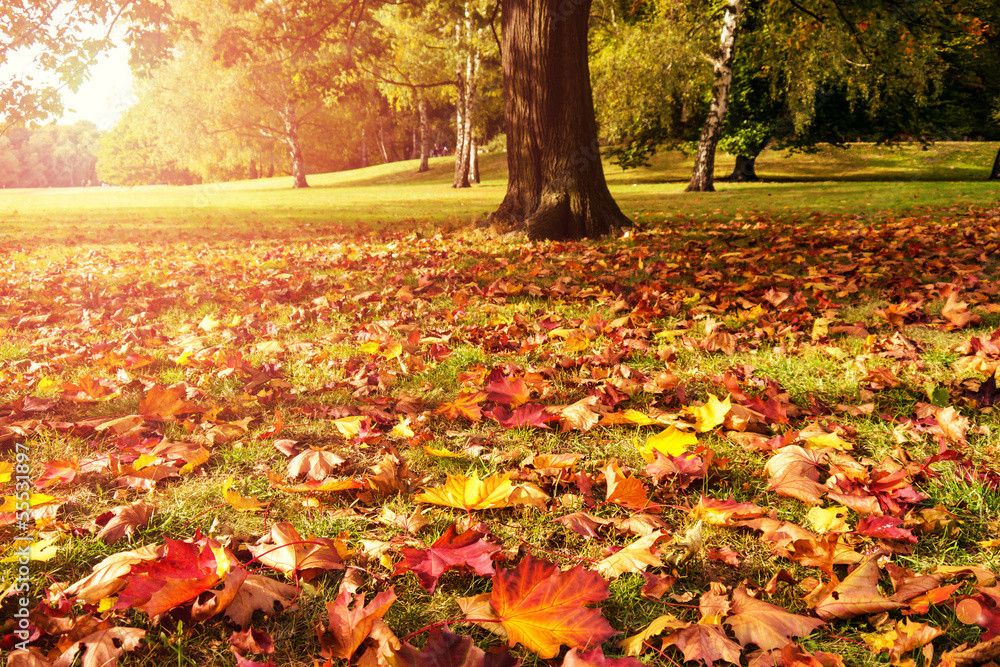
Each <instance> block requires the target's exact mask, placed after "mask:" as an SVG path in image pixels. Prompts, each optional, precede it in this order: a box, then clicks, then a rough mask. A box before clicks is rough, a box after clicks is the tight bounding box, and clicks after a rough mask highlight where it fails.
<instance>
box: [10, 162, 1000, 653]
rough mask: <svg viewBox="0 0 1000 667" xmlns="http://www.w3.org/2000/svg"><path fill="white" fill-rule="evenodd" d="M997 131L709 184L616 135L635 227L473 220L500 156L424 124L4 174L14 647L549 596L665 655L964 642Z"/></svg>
mask: <svg viewBox="0 0 1000 667" xmlns="http://www.w3.org/2000/svg"><path fill="white" fill-rule="evenodd" d="M995 150H996V145H995V144H938V145H936V146H933V147H931V148H930V149H929V150H927V151H924V150H922V149H921V148H920V147H918V146H916V147H914V146H904V147H900V148H897V149H891V150H890V149H884V148H873V147H870V146H869V147H857V146H855V147H852V148H850V149H849V150H847V151H846V152H845V151H826V152H823V153H820V154H818V155H809V156H794V157H791V158H786V157H784V156H783V155H781V154H773V153H766V154H765V155H763V156H762V157H761V158H760V160H759V163H758V173H759V174H760V175H761V176H762V177H764V178H765V179H766V180H765V181H763V182H761V183H756V184H752V185H729V184H720V185H719V192H717V193H714V194H697V195H694V194H686V193H684V192H683V187H684V180H685V178H686V173H687V170H688V169H689V168H690V162H689V161H685V160H683V159H681V156H678V155H674V154H668V155H663V156H660V157H659V158H658V161H657V162H656V163H655V164H654V165H653V166H652V167H650V168H647V169H642V170H637V171H630V172H624V173H623V172H621V170H619V169H617V168H615V167H612V166H607V165H606V171H607V174H608V179H609V181H610V183H611V188H612V191H613V193H614V194H615V196H616V198H617V199H618V201H619V202H620V203H621V205H622V207H623V209H625V211H626V212H627V213H628V214H629V215H630V216H632V217H633V219H634V220H636V221H637V223H638V226H637V229H636V230H634V231H633V232H631V233H630V234H629V235H628V236H627V237H625V238H622V239H605V240H602V241H599V242H587V243H531V244H529V243H525V242H522V241H520V240H517V239H509V238H508V239H496V238H492V237H491V236H490V235H489V234H488V233H487V232H485V231H479V230H476V229H474V228H473V226H472V225H471V224H470V223H471V222H472V221H473V220H475V219H482V218H483V217H485V215H486V214H488V212H489V211H490V210H492V208H493V207H495V206H496V205H497V204H498V203H499V201H500V200H501V199H502V197H503V193H504V188H505V173H504V166H503V160H502V156H486V157H485V158H484V165H483V167H484V181H483V183H482V184H481V185H479V186H477V187H474V188H472V189H470V190H466V191H456V190H453V189H451V188H450V187H448V184H449V182H450V173H451V170H450V165H449V163H448V161H447V160H433V161H432V164H433V170H432V172H431V173H430V174H429V175H417V174H415V173H414V169H415V164H414V163H400V164H393V165H385V166H380V167H372V168H369V169H364V170H359V171H355V172H347V173H341V174H326V175H313V176H311V177H310V183H311V186H312V187H310V188H309V189H307V190H299V191H296V190H292V189H290V188H289V187H288V185H289V181H288V179H272V180H263V181H254V182H241V183H230V184H219V185H202V186H193V187H186V188H171V187H146V188H134V189H121V188H90V189H77V190H45V191H28V190H24V191H16V190H14V191H5V192H2V193H0V260H2V266H3V271H2V272H0V484H2V488H0V495H3V496H5V501H4V502H5V504H4V509H3V510H2V511H0V550H2V551H0V558H5V557H6V558H8V559H9V560H8V561H6V562H4V563H3V565H0V585H2V589H3V590H5V591H7V592H8V594H7V595H6V596H5V597H4V598H3V599H2V601H0V619H4V620H2V621H0V623H2V624H3V625H2V626H0V627H2V633H0V635H2V636H3V637H6V639H4V640H3V641H4V642H6V643H5V644H3V646H4V648H5V649H10V648H12V647H13V646H14V645H15V644H16V643H17V642H18V641H19V639H18V637H17V636H16V635H15V634H13V633H15V631H17V630H18V629H19V626H18V625H17V623H18V620H17V614H19V613H20V610H21V609H22V608H23V609H27V610H28V611H27V612H26V613H27V614H29V618H30V628H31V639H30V646H31V647H32V651H33V654H32V655H33V658H32V659H33V660H35V662H27V660H28V658H26V657H25V655H24V654H23V653H13V654H12V656H18V655H19V656H21V657H12V658H10V660H11V662H10V663H8V664H34V665H44V664H55V663H56V662H57V661H58V662H59V664H64V665H71V664H77V663H80V662H81V660H82V661H83V663H82V664H92V663H90V662H87V660H95V659H96V656H97V655H99V654H101V651H104V652H105V653H104V655H110V656H113V657H117V660H118V663H119V664H123V665H164V664H171V665H172V664H174V663H176V664H177V665H179V666H180V665H216V664H218V665H232V664H254V663H260V664H267V663H268V661H272V662H273V664H278V665H304V666H305V665H313V664H314V662H313V661H314V659H315V660H316V661H317V664H323V662H324V661H325V660H328V659H329V660H330V664H354V663H359V662H360V663H364V664H379V665H396V664H411V663H412V664H424V663H422V662H420V660H416V661H415V662H414V661H413V660H411V661H410V662H405V661H404V662H403V663H399V662H398V660H397V658H395V657H393V656H394V655H395V654H396V653H397V652H398V651H399V650H400V649H399V646H400V643H401V642H403V641H405V642H408V643H409V644H411V645H412V646H413V647H416V648H421V647H423V648H424V649H425V650H427V651H431V650H434V647H435V646H436V647H437V650H444V649H441V645H440V644H439V643H438V642H440V641H442V640H441V639H440V637H439V635H438V634H437V630H438V629H440V628H442V627H448V628H449V629H450V630H451V631H452V632H455V633H457V634H459V635H462V636H466V637H468V638H471V640H472V641H473V642H475V644H476V646H478V647H480V648H482V649H484V650H488V649H490V648H491V647H499V646H502V645H506V642H505V641H504V639H503V638H502V637H500V636H498V635H497V633H496V631H497V630H498V628H499V629H502V630H503V631H506V632H507V633H508V636H509V637H510V638H511V639H512V640H514V641H513V642H512V648H511V649H510V650H511V652H512V653H513V654H514V655H515V656H516V657H517V658H519V659H521V660H522V661H523V664H526V665H541V664H553V665H558V664H562V656H563V655H564V654H565V652H566V649H565V648H561V646H563V645H577V644H578V645H580V646H583V645H584V644H586V643H587V642H586V639H583V640H581V639H580V638H579V636H575V635H573V634H572V633H571V632H569V631H568V630H567V633H568V634H567V635H564V636H570V637H575V638H573V639H569V640H566V641H560V640H559V638H558V637H556V636H555V635H554V634H553V633H552V632H550V631H551V627H549V626H547V625H546V624H547V623H550V622H552V623H556V624H557V625H558V624H559V623H560V619H562V620H563V621H565V623H563V625H566V626H572V625H573V623H578V624H579V627H580V632H582V633H583V635H584V636H586V637H587V638H593V637H596V638H599V640H600V639H605V638H606V640H605V641H603V643H601V642H600V641H597V642H594V643H595V644H600V648H601V650H603V652H604V654H605V655H606V656H609V657H611V656H614V657H622V656H625V655H626V654H631V655H635V656H636V657H637V658H638V659H639V660H640V661H641V662H642V663H645V664H651V665H677V664H683V663H685V661H686V660H687V659H691V660H692V664H693V662H694V661H696V658H695V657H694V656H695V655H697V651H699V650H700V651H702V653H701V654H700V655H702V656H712V655H715V656H716V657H715V658H714V660H724V659H732V661H742V662H741V664H748V663H749V661H750V660H752V659H754V658H755V657H758V656H757V654H758V653H759V652H760V651H774V653H773V654H772V655H770V656H765V657H763V658H761V660H763V661H765V662H760V663H756V664H769V665H770V664H788V665H791V664H844V665H879V664H889V663H890V662H892V664H913V665H930V664H938V662H939V661H940V660H942V656H943V654H944V652H946V651H959V652H960V651H962V650H964V649H963V648H962V645H963V644H970V645H975V644H976V643H977V642H979V641H980V640H981V636H982V634H983V632H984V628H985V627H987V626H989V624H990V623H991V622H993V621H991V620H990V619H991V618H993V617H994V616H991V615H995V614H996V611H995V606H996V603H997V597H996V590H995V589H994V588H991V587H993V586H995V581H994V579H995V575H996V574H997V573H998V572H1000V551H998V547H1000V541H998V540H997V535H998V527H1000V526H998V521H1000V492H998V485H1000V467H998V465H997V463H996V462H997V460H998V456H1000V436H998V433H1000V420H998V418H997V413H996V409H997V408H996V405H997V402H998V400H1000V398H998V397H1000V391H998V390H997V385H996V377H995V374H996V372H997V368H998V367H1000V339H998V337H997V334H996V330H997V325H998V324H1000V305H998V304H1000V300H998V296H997V295H998V294H1000V271H998V264H997V249H998V247H1000V201H998V188H997V185H996V184H995V183H989V182H986V181H985V180H982V179H983V178H984V177H985V175H986V173H987V172H988V167H989V165H990V164H991V161H992V158H993V156H994V154H995ZM728 167H729V164H727V162H726V160H725V159H723V160H722V163H721V164H720V166H719V171H720V173H724V172H725V171H726V170H727V168H728ZM29 461H30V470H28V471H25V469H24V468H23V467H21V468H19V467H18V466H19V465H21V466H28V465H29V463H28V462H29ZM19 483H21V484H22V486H21V487H19V486H18V484H19ZM25 489H30V491H31V492H33V493H34V494H36V495H33V496H31V499H30V505H31V506H30V509H28V510H25V512H24V513H20V514H18V513H15V510H17V511H18V512H21V508H20V507H18V502H19V497H18V494H19V493H20V492H21V491H22V490H25ZM459 534H460V535H461V537H457V538H456V537H455V536H456V535H459ZM18 538H28V539H27V540H26V541H25V542H21V541H18ZM462 540H464V541H462ZM25 543H32V544H34V545H35V547H34V551H32V552H31V555H30V563H29V567H28V569H27V570H25V571H23V572H22V571H21V570H19V569H18V566H19V563H18V562H17V558H18V553H19V552H18V551H17V550H18V548H19V547H20V546H21V545H22V544H25ZM432 545H433V546H432ZM429 549H430V550H429ZM430 553H434V554H436V557H437V558H439V559H445V560H447V559H448V558H450V559H452V560H451V561H450V562H451V563H453V564H456V565H459V566H460V567H452V568H444V566H443V564H442V563H443V562H444V561H442V560H438V561H429V560H428V559H429V554H430ZM442 554H443V555H442ZM529 555H530V557H531V558H530V559H529V558H528V556H529ZM26 558H29V557H26ZM532 559H537V560H532ZM538 561H545V562H548V563H551V564H553V565H552V566H544V565H540V564H539V563H538ZM428 563H436V564H428ZM463 565H464V566H463ZM560 570H561V571H562V572H561V573H560ZM418 572H419V573H421V574H422V576H421V577H418V576H417V574H416V573H418ZM494 572H495V573H496V574H493V573H494ZM22 574H23V576H26V577H27V579H19V577H20V576H22ZM21 581H25V582H27V584H26V587H27V588H28V589H29V592H30V596H29V602H28V603H26V605H22V603H21V601H20V597H21V596H24V595H25V593H24V592H20V593H18V592H12V591H14V590H15V587H17V586H18V585H19V584H20V582H21ZM430 584H433V585H430ZM529 584H530V586H529ZM536 584H537V585H538V586H539V589H538V590H542V589H545V587H551V590H550V593H549V594H548V595H540V594H539V595H538V596H537V597H536V598H529V597H524V596H522V597H518V595H520V594H522V593H523V592H524V590H526V589H528V588H531V586H534V585H536ZM429 589H433V592H431V591H430V590H429ZM16 590H20V591H23V589H16ZM584 590H588V591H591V592H593V595H592V596H591V597H590V598H586V599H585V596H582V593H581V597H579V598H574V599H569V598H571V597H572V596H571V595H570V594H568V593H559V592H558V591H584ZM552 591H556V592H552ZM361 594H364V596H365V598H364V601H363V602H360V601H357V599H356V598H355V597H354V596H357V595H361ZM491 596H492V597H491ZM505 596H512V597H513V599H515V601H516V602H518V603H521V602H523V604H524V605H526V606H527V607H528V609H527V611H528V612H531V613H534V614H536V615H534V616H533V615H531V613H528V614H526V615H524V616H518V614H519V613H522V611H523V610H522V611H518V609H519V608H516V605H514V606H513V607H511V606H509V605H507V602H505V601H504V600H507V599H508V597H505ZM560 596H562V597H560ZM485 600H491V601H490V602H485ZM525 600H527V601H525ZM390 603H391V604H390ZM470 604H471V605H472V608H471V611H467V610H466V609H467V607H468V605H470ZM584 604H590V606H589V607H584V606H583V605H584ZM463 605H464V606H463ZM505 605H507V606H505ZM588 609H589V611H588ZM496 614H499V615H500V618H499V620H498V619H496V618H493V616H491V615H496ZM379 618H380V619H381V620H380V621H377V622H376V619H379ZM337 619H342V621H341V622H340V623H339V625H338V620H337ZM464 619H475V622H465V621H464ZM542 619H547V620H544V621H543V620H542ZM553 619H554V620H553ZM574 619H575V620H574ZM656 623H659V625H656ZM651 624H654V625H653V629H649V628H650V625H651ZM317 626H319V630H318V631H317ZM247 628H253V630H254V631H255V632H256V634H253V635H249V634H246V633H240V632H238V631H240V630H246V629H247ZM564 629H565V628H564ZM994 629H995V628H994ZM352 633H353V634H352ZM272 640H273V649H272V648H271V647H270V645H269V642H271V641H272ZM231 643H233V645H234V646H235V647H236V648H235V649H234V648H231V646H230V644H231ZM428 644H430V646H429V647H428ZM793 644H794V646H793ZM994 644H996V642H994ZM984 645H987V646H988V644H984ZM699 647H700V648H699ZM796 647H797V648H796ZM589 648H591V649H594V648H597V646H595V645H591V646H589ZM126 649H127V650H126ZM464 650H468V649H467V647H466V649H464ZM447 651H449V652H450V653H451V654H453V655H454V654H455V653H457V652H458V651H459V649H458V648H456V647H455V646H452V648H450V649H448V650H447ZM796 651H803V652H806V653H808V654H812V655H816V656H817V658H815V659H817V660H821V663H809V662H807V661H805V659H800V660H801V661H800V662H794V655H796ZM77 653H79V654H77ZM84 653H86V656H87V657H82V656H83V655H84ZM824 653H825V654H829V655H826V656H824V655H822V654H824ZM74 656H75V658H74ZM239 656H246V658H243V657H239ZM740 656H741V657H740ZM831 656H840V658H841V660H842V663H838V662H837V659H836V658H834V657H831ZM998 656H1000V649H998V652H997V654H995V655H993V657H992V658H987V660H989V659H994V658H996V657H998ZM425 657H426V656H425ZM953 657H954V659H955V663H952V664H975V663H962V662H960V661H961V660H962V659H965V658H966V657H967V654H961V653H956V654H955V655H954V656H953ZM248 659H249V660H253V661H254V663H247V662H245V660H248ZM949 659H950V658H949ZM74 660H75V662H74ZM240 660H244V662H238V661H240ZM18 661H21V662H18ZM592 661H594V662H600V660H599V659H597V658H594V657H592ZM710 661H711V659H708V660H706V662H710ZM907 661H912V662H907ZM570 663H571V661H567V664H570ZM109 664H110V663H109ZM633 664H634V663H633Z"/></svg>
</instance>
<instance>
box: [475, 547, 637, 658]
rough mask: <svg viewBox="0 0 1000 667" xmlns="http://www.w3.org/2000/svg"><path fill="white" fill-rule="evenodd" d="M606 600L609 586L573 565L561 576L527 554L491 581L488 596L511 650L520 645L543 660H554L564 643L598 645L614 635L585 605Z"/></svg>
mask: <svg viewBox="0 0 1000 667" xmlns="http://www.w3.org/2000/svg"><path fill="white" fill-rule="evenodd" d="M607 597H608V584H607V582H605V581H604V579H602V578H601V577H600V576H599V575H597V574H596V573H594V572H587V571H586V570H584V569H583V567H582V566H580V565H577V566H576V567H575V568H573V569H572V570H569V571H567V572H561V571H560V570H559V568H558V567H556V566H555V565H554V564H552V563H549V562H547V561H544V560H540V559H537V558H533V557H532V556H530V555H528V556H525V558H524V559H523V560H522V561H521V562H520V563H519V564H518V565H517V567H515V568H512V569H507V570H501V571H499V572H497V573H496V575H494V577H493V593H492V595H491V597H490V604H491V605H492V607H493V609H494V611H495V612H496V614H497V617H498V618H499V619H500V623H501V625H503V627H504V629H505V630H506V631H507V635H508V642H509V644H510V645H511V646H514V645H515V644H523V645H524V646H525V647H527V648H528V649H530V650H532V651H535V652H536V653H538V655H539V656H540V657H542V658H553V657H555V656H556V654H557V653H559V647H560V646H563V645H567V646H570V647H571V648H584V649H585V648H588V647H596V646H600V644H601V643H602V642H604V641H605V640H606V639H609V638H610V637H612V636H614V635H616V634H618V633H617V632H616V631H615V629H614V628H612V627H611V626H610V625H609V624H608V622H607V620H605V618H604V617H603V616H602V615H601V612H600V611H599V610H597V609H588V608H587V607H586V606H585V605H588V604H593V603H595V602H600V601H601V600H604V599H606V598H607Z"/></svg>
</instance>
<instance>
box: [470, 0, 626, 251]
mask: <svg viewBox="0 0 1000 667" xmlns="http://www.w3.org/2000/svg"><path fill="white" fill-rule="evenodd" d="M590 5H591V0H505V2H504V3H503V5H502V14H501V28H502V39H503V44H502V53H503V55H502V69H503V91H504V120H505V122H506V130H507V167H508V171H509V177H508V181H507V194H506V196H505V197H504V200H503V202H502V203H501V204H500V207H499V208H498V209H497V210H496V211H494V212H493V214H492V215H490V218H489V221H488V222H489V223H490V224H491V225H493V226H495V227H497V228H500V229H505V230H506V229H523V230H524V231H525V232H526V233H527V235H528V237H529V238H532V239H559V238H584V237H597V236H603V235H605V234H610V233H617V232H619V231H621V230H622V229H623V228H626V227H631V225H632V222H631V221H630V220H629V219H628V218H627V217H625V215H624V214H623V213H622V212H621V209H619V208H618V204H617V203H616V202H615V200H614V198H612V196H611V193H610V192H609V191H608V186H607V183H606V182H605V180H604V170H603V168H602V166H601V155H600V145H599V143H598V140H597V122H596V121H595V119H594V101H593V95H592V93H591V88H590V72H589V69H588V66H587V23H588V19H589V15H590Z"/></svg>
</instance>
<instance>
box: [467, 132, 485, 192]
mask: <svg viewBox="0 0 1000 667" xmlns="http://www.w3.org/2000/svg"><path fill="white" fill-rule="evenodd" d="M469 180H470V181H472V182H473V183H481V182H482V181H480V180H479V150H478V149H477V148H476V138H475V136H473V135H470V136H469Z"/></svg>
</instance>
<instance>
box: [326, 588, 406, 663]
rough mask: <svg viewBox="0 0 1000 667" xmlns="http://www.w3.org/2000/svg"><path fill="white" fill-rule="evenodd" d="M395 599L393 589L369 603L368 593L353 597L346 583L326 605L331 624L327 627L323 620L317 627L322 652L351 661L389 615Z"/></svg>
mask: <svg viewBox="0 0 1000 667" xmlns="http://www.w3.org/2000/svg"><path fill="white" fill-rule="evenodd" d="M395 601H396V593H395V591H393V589H392V588H390V589H389V590H387V591H382V592H381V593H379V594H378V595H376V596H375V597H374V598H372V601H371V602H369V603H368V604H367V605H365V594H364V593H359V594H357V595H355V596H354V597H353V599H352V597H351V594H350V592H349V591H348V589H347V588H346V587H343V586H342V587H341V589H340V594H339V595H337V599H336V600H334V601H333V602H328V603H327V605H326V611H327V616H328V618H329V624H328V625H327V626H325V627H324V626H323V624H322V623H320V624H319V625H317V626H316V635H317V636H318V637H319V644H320V655H322V656H323V657H324V658H337V659H341V660H350V658H351V656H352V655H354V652H355V651H356V650H357V649H358V647H359V646H361V644H362V642H364V641H365V639H367V638H368V636H369V635H370V634H371V633H372V628H373V627H374V625H375V623H376V621H379V620H380V619H381V618H382V617H383V616H385V613H386V612H387V611H389V607H391V606H392V603H393V602H395Z"/></svg>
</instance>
